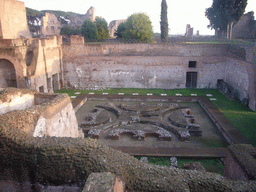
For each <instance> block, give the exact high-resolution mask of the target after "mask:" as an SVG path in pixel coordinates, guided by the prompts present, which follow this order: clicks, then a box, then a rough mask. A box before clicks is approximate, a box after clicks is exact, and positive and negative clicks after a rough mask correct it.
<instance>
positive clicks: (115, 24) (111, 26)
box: [108, 19, 125, 38]
mask: <svg viewBox="0 0 256 192" xmlns="http://www.w3.org/2000/svg"><path fill="white" fill-rule="evenodd" d="M123 22H125V19H122V20H114V21H111V22H110V23H109V26H108V29H109V35H110V38H115V35H114V34H115V32H116V30H117V28H118V26H119V25H120V24H121V23H123Z"/></svg>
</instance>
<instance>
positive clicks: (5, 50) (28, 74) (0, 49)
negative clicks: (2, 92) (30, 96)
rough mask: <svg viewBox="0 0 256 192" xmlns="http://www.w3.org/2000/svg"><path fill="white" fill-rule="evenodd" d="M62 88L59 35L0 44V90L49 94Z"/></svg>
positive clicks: (11, 40)
mask: <svg viewBox="0 0 256 192" xmlns="http://www.w3.org/2000/svg"><path fill="white" fill-rule="evenodd" d="M62 86H63V66H62V37H61V36H59V37H57V36H53V37H51V38H45V39H32V38H31V39H26V40H25V39H2V40H1V41H0V87H2V88H5V87H17V88H29V89H33V90H37V91H39V92H53V91H54V90H57V89H60V88H61V87H62Z"/></svg>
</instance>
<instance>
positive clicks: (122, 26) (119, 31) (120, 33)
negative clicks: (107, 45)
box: [114, 22, 126, 38]
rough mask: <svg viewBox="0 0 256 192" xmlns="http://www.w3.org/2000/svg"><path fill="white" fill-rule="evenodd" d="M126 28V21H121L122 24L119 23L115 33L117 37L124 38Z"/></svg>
mask: <svg viewBox="0 0 256 192" xmlns="http://www.w3.org/2000/svg"><path fill="white" fill-rule="evenodd" d="M125 29H126V28H125V22H124V23H121V24H120V25H118V27H117V30H116V31H115V33H114V35H115V36H116V37H117V38H123V33H124V31H125Z"/></svg>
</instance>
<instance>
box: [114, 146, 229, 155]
mask: <svg viewBox="0 0 256 192" xmlns="http://www.w3.org/2000/svg"><path fill="white" fill-rule="evenodd" d="M111 147H112V148H114V149H117V150H120V151H122V152H124V153H128V154H129V155H133V156H147V157H150V156H151V157H152V156H158V157H219V158H222V157H226V152H227V149H226V148H203V147H200V148H183V147H177V148H176V147H175V148H168V147H155V148H151V147H130V146H111Z"/></svg>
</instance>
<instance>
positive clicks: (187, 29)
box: [185, 24, 194, 37]
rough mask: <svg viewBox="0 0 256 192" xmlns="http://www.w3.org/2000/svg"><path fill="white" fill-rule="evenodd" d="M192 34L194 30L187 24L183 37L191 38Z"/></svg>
mask: <svg viewBox="0 0 256 192" xmlns="http://www.w3.org/2000/svg"><path fill="white" fill-rule="evenodd" d="M193 33H194V28H191V26H190V24H187V26H186V33H185V37H192V36H193Z"/></svg>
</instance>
